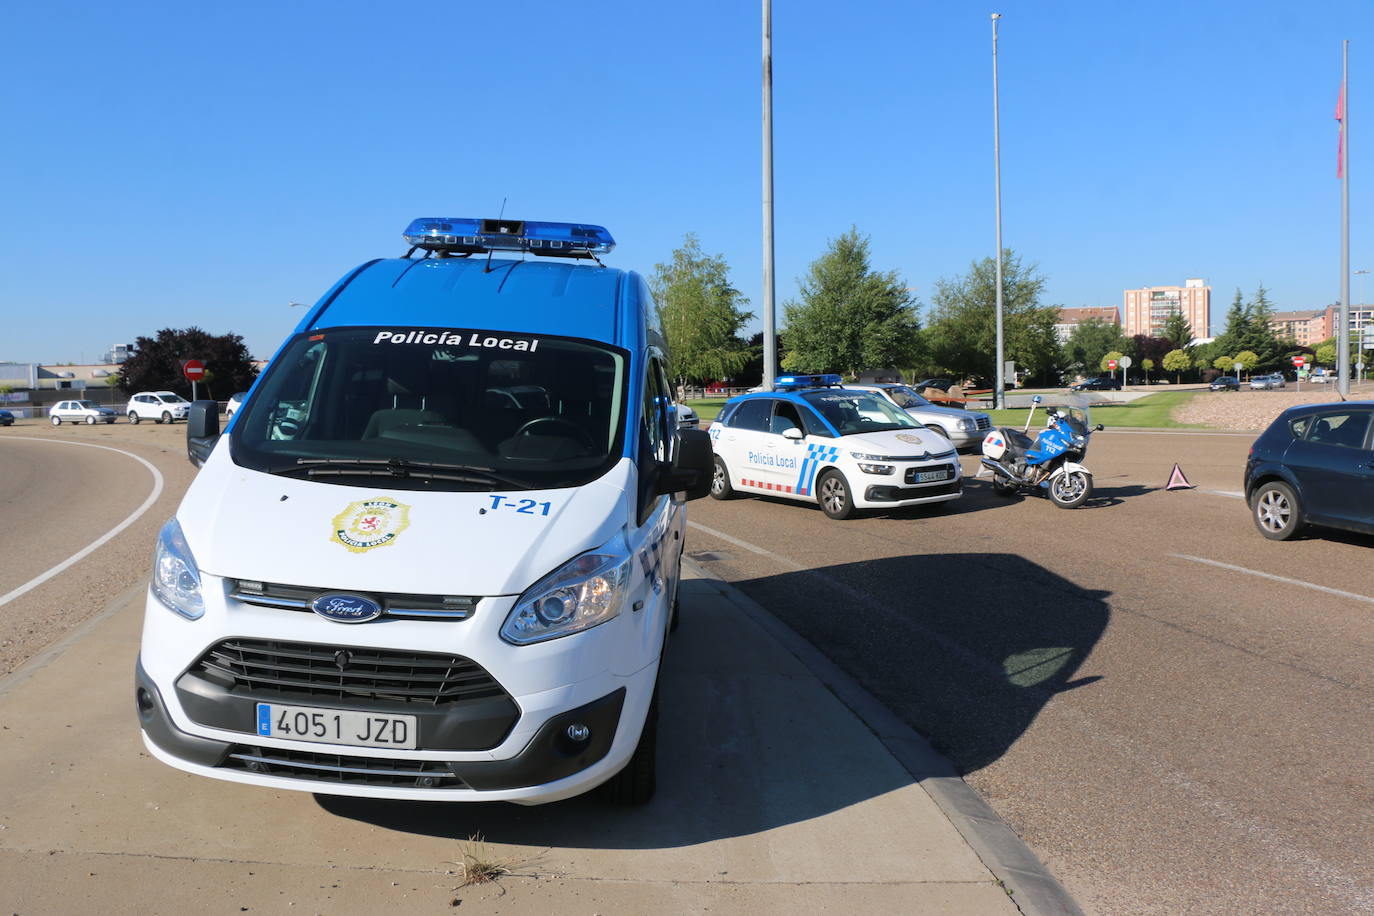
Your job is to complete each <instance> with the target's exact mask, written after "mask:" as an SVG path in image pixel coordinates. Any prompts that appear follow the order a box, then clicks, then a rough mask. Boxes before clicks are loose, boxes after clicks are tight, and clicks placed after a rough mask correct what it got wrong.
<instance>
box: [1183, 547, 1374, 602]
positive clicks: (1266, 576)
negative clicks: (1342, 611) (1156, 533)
mask: <svg viewBox="0 0 1374 916" xmlns="http://www.w3.org/2000/svg"><path fill="white" fill-rule="evenodd" d="M1169 556H1171V557H1174V558H1175V559H1178V560H1191V561H1193V562H1194V563H1204V564H1206V565H1207V566H1215V567H1217V568H1218V569H1229V570H1231V571H1232V572H1238V573H1245V574H1246V575H1250V576H1259V577H1260V578H1261V579H1268V580H1269V581H1271V582H1282V583H1283V584H1284V585H1298V586H1301V587H1302V588H1310V589H1312V590H1313V591H1316V592H1325V593H1326V594H1328V595H1336V596H1337V597H1340V598H1349V599H1350V600H1352V601H1363V602H1364V603H1365V604H1374V598H1371V597H1370V596H1368V595H1360V594H1357V593H1356V592H1343V591H1341V590H1340V589H1338V588H1328V587H1327V586H1325V585H1317V584H1316V583H1315V582H1304V581H1302V580H1301V579H1289V578H1287V577H1285V576H1276V575H1274V574H1273V573H1267V572H1260V571H1259V570H1257V569H1247V568H1246V567H1244V566H1232V565H1231V564H1230V563H1221V562H1219V561H1217V560H1209V559H1207V558H1206V557H1191V556H1188V555H1187V554H1186V553H1171V554H1169Z"/></svg>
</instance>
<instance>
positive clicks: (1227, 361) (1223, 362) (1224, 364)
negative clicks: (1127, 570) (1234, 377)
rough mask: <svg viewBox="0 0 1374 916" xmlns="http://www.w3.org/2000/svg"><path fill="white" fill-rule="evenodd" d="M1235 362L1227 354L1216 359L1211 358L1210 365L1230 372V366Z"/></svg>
mask: <svg viewBox="0 0 1374 916" xmlns="http://www.w3.org/2000/svg"><path fill="white" fill-rule="evenodd" d="M1235 364H1236V361H1235V360H1234V359H1232V358H1231V357H1229V356H1218V357H1217V358H1216V359H1214V360H1212V367H1213V368H1215V369H1220V370H1221V371H1222V372H1230V371H1231V367H1232V366H1234V365H1235Z"/></svg>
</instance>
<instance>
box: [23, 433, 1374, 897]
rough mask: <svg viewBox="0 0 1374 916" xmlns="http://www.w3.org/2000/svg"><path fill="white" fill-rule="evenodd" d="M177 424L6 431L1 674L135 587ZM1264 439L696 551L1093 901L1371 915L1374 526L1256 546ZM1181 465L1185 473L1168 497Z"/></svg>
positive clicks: (1178, 446) (808, 517) (719, 525)
mask: <svg viewBox="0 0 1374 916" xmlns="http://www.w3.org/2000/svg"><path fill="white" fill-rule="evenodd" d="M184 434H185V427H184V426H180V425H178V426H173V427H162V426H156V425H152V426H150V425H148V424H143V425H141V426H138V427H131V426H128V425H127V424H117V425H115V426H113V427H85V426H81V427H61V428H59V429H56V430H54V429H52V428H50V427H43V426H37V425H26V426H19V427H14V428H11V429H7V430H4V431H3V434H0V480H3V481H4V488H3V492H0V558H3V561H2V562H0V675H3V674H4V673H7V672H9V671H11V670H13V669H14V668H15V667H16V666H17V665H19V664H20V663H22V662H23V661H24V660H26V659H28V658H30V657H31V656H34V655H35V654H38V656H39V657H40V658H41V657H42V655H41V651H42V649H43V648H44V647H45V646H47V645H49V644H51V643H52V642H53V641H55V640H59V639H60V638H61V637H62V635H63V634H64V633H65V632H67V631H69V630H71V629H72V628H74V627H77V626H78V625H79V624H80V623H81V622H82V620H84V619H85V618H86V617H89V616H90V615H91V614H93V613H95V612H96V611H97V610H98V609H99V608H101V607H104V606H105V605H106V604H108V603H109V600H110V599H111V598H112V597H113V596H116V595H120V594H122V593H125V592H128V591H129V590H131V589H135V588H137V587H138V586H139V583H141V582H142V581H143V580H144V578H145V577H146V575H147V566H148V560H149V555H150V552H151V545H152V543H153V538H154V537H155V535H156V531H157V528H158V526H159V525H161V523H162V522H163V521H164V520H165V519H166V518H167V517H168V516H170V515H171V513H172V511H173V509H174V507H175V504H176V502H177V500H178V499H179V498H180V494H181V492H182V490H183V489H184V487H185V484H186V483H187V482H188V481H189V479H190V478H191V476H192V475H193V469H192V468H191V466H190V465H189V464H188V463H187V462H186V460H185V458H184V452H183V437H184ZM16 439H20V440H24V441H12V440H16ZM40 440H55V441H40ZM1249 443H1250V437H1249V436H1248V435H1225V434H1204V435H1198V434H1191V433H1178V432H1167V433H1166V432H1160V433H1132V432H1126V431H1108V432H1107V433H1105V434H1102V435H1100V436H1098V437H1096V438H1095V439H1094V442H1093V448H1092V452H1091V456H1090V460H1089V461H1088V464H1089V466H1090V467H1092V468H1093V469H1094V470H1095V471H1096V472H1097V485H1098V496H1097V498H1095V499H1094V501H1093V502H1092V503H1090V504H1089V505H1088V506H1087V507H1084V508H1082V509H1078V510H1074V511H1067V512H1066V511H1063V510H1059V509H1056V508H1054V507H1053V506H1051V505H1050V504H1049V503H1048V501H1046V500H1043V499H1035V498H1029V499H1020V500H1004V499H1002V498H1001V497H998V496H995V495H994V494H993V493H992V492H991V490H990V488H989V487H986V486H985V485H983V484H982V483H980V482H972V483H970V485H969V487H968V489H967V492H966V495H965V497H964V498H963V499H962V500H960V501H958V502H956V503H954V504H946V506H945V508H943V509H935V510H916V511H910V512H906V513H903V514H901V515H899V516H892V517H867V518H861V519H857V520H853V521H850V522H844V523H837V522H833V521H830V520H829V519H827V518H825V517H824V516H823V515H822V514H821V513H820V512H819V511H818V510H816V509H812V508H808V507H805V506H799V505H796V504H792V503H787V502H784V501H781V500H769V499H758V498H751V499H740V500H735V501H731V502H726V503H717V502H713V501H710V500H703V501H701V502H698V503H695V504H693V506H692V512H691V518H692V521H691V525H692V526H693V527H692V530H691V532H690V540H689V544H688V550H689V553H690V554H691V555H692V556H693V557H694V559H696V560H697V561H699V562H701V563H703V564H706V565H708V566H709V568H710V569H711V571H712V572H713V573H715V574H717V575H720V576H722V577H723V578H727V579H729V580H732V581H734V582H735V583H736V584H737V585H739V586H740V587H741V588H742V589H743V590H744V591H745V592H747V593H748V594H749V595H750V596H752V597H753V598H755V600H757V601H759V602H760V603H762V604H764V605H765V606H766V607H768V608H769V609H770V610H772V611H773V612H774V613H775V614H777V615H778V616H779V617H781V618H782V619H784V620H785V621H787V622H788V623H789V624H790V625H791V626H793V627H794V628H795V629H797V630H798V631H800V632H801V633H803V634H804V635H805V636H806V637H807V638H809V639H810V640H811V641H812V642H813V643H815V644H816V645H817V646H818V647H820V648H821V649H822V650H823V651H824V652H826V653H827V654H828V655H830V656H831V657H832V658H833V659H835V660H836V661H837V662H838V663H839V664H840V665H841V666H843V667H844V668H845V669H847V670H848V671H849V672H850V673H851V674H852V675H854V676H855V677H857V678H858V679H859V680H860V681H861V682H862V683H863V684H864V686H866V687H867V688H868V689H869V690H870V691H871V692H873V693H874V694H875V695H877V696H878V697H879V698H881V699H882V700H883V701H884V702H885V703H886V704H888V706H889V707H890V708H892V709H893V710H894V711H895V712H896V713H897V714H898V715H900V716H901V717H902V718H904V719H905V720H906V721H908V722H909V723H911V724H912V725H913V726H914V727H916V728H917V729H918V730H919V731H920V732H922V733H923V734H925V735H927V736H928V737H929V738H931V740H932V741H933V742H934V743H935V744H936V746H937V747H938V748H939V749H940V750H942V751H943V752H944V753H945V754H946V755H948V756H949V757H950V758H951V759H952V760H953V761H955V763H956V764H957V765H958V766H959V767H960V768H961V769H962V770H963V772H964V773H965V774H966V778H967V780H968V782H969V783H970V784H971V785H972V786H973V787H974V788H975V789H977V790H978V791H979V792H980V793H982V794H983V795H984V797H985V798H987V799H988V800H989V801H990V802H991V803H992V804H993V805H994V807H996V808H997V809H998V810H999V812H1000V813H1001V814H1002V815H1003V816H1004V817H1005V818H1006V819H1007V820H1008V822H1009V823H1011V824H1012V826H1013V827H1014V828H1015V829H1016V830H1017V831H1018V832H1020V833H1021V835H1022V836H1023V837H1025V838H1026V839H1027V841H1028V842H1029V843H1030V844H1031V845H1032V846H1033V848H1035V850H1036V851H1037V852H1038V853H1039V854H1040V855H1041V857H1042V858H1043V859H1044V860H1045V862H1046V863H1047V864H1048V865H1049V866H1050V868H1051V869H1052V870H1053V871H1054V872H1055V873H1056V875H1057V876H1058V877H1059V878H1060V879H1061V880H1062V881H1064V882H1065V884H1066V885H1067V886H1068V888H1069V890H1070V891H1071V892H1072V893H1073V894H1074V895H1075V897H1076V898H1077V899H1078V900H1079V901H1080V902H1081V903H1082V904H1083V906H1084V907H1085V908H1086V909H1088V910H1089V911H1090V912H1095V913H1104V914H1105V913H1185V912H1197V913H1235V912H1266V913H1273V912H1280V913H1281V912H1313V913H1354V912H1370V911H1374V863H1371V859H1370V855H1369V850H1370V849H1374V751H1371V739H1370V733H1371V729H1370V725H1371V724H1374V715H1371V712H1372V710H1371V694H1372V693H1374V666H1371V664H1370V662H1371V660H1374V622H1372V620H1374V585H1371V584H1370V582H1369V577H1368V570H1369V568H1370V565H1369V562H1370V558H1371V557H1372V556H1374V554H1371V548H1374V538H1363V537H1356V536H1348V535H1340V534H1332V533H1328V534H1325V535H1323V536H1318V537H1311V538H1308V539H1305V540H1301V541H1298V542H1294V543H1285V544H1276V543H1271V542H1268V541H1265V540H1263V539H1261V538H1260V537H1259V536H1258V534H1256V533H1255V532H1254V531H1253V530H1252V528H1251V526H1250V522H1249V520H1248V517H1247V513H1246V511H1245V507H1244V505H1243V504H1242V503H1241V501H1240V500H1239V499H1237V498H1235V496H1233V495H1225V494H1227V493H1232V494H1234V493H1235V492H1236V491H1238V489H1239V486H1240V470H1241V467H1242V465H1243V463H1244V456H1245V452H1246V450H1247V449H1248V447H1249ZM91 445H100V446H105V447H107V448H112V449H116V450H118V451H117V452H110V451H101V450H99V449H93V448H90V446H91ZM140 458H141V459H143V460H144V461H147V462H149V463H150V464H151V465H152V466H153V468H155V469H156V470H157V472H158V473H157V474H156V475H155V474H154V473H153V472H152V471H151V470H150V469H149V467H148V466H146V465H145V464H143V463H142V462H140V461H139V460H138V459H140ZM1174 461H1178V462H1180V463H1181V464H1182V466H1183V468H1184V470H1185V471H1186V473H1187V474H1188V476H1189V477H1190V478H1191V480H1192V482H1193V483H1194V484H1197V485H1198V489H1195V490H1190V491H1180V492H1164V491H1163V490H1162V489H1161V488H1162V486H1163V485H1164V483H1165V481H1166V480H1167V479H1168V474H1169V469H1170V468H1171V466H1172V464H1173V462H1174ZM965 466H966V468H967V469H970V470H971V469H972V467H973V462H972V460H966V463H965ZM159 476H160V478H161V479H162V482H163V486H162V489H161V491H160V492H159V491H158V490H157V489H156V486H155V484H156V480H157V478H158V477H159ZM121 525H124V526H125V527H124V528H123V530H121V531H120V532H118V535H117V536H115V537H112V538H111V539H110V540H109V541H108V543H105V544H103V545H102V546H100V547H99V548H98V549H96V550H94V551H93V552H91V553H90V554H89V555H88V556H86V557H84V558H81V559H79V560H78V561H77V562H74V563H73V564H72V565H71V566H70V567H69V568H68V569H67V570H66V571H64V572H63V573H61V574H59V575H56V576H53V577H52V578H49V579H47V580H45V581H42V582H37V583H36V584H35V580H36V579H37V578H39V577H40V576H41V575H43V574H44V572H45V571H46V570H50V569H52V568H53V567H54V566H56V565H58V564H60V563H63V562H66V561H68V560H70V559H72V558H73V557H77V556H78V555H79V554H80V553H81V551H83V550H84V549H85V548H87V547H88V546H90V545H92V544H96V543H98V542H99V541H100V539H101V538H102V537H105V536H106V535H108V534H109V532H111V531H113V530H115V529H116V528H118V527H119V526H121ZM1313 586H1315V587H1313ZM1323 589H1325V590H1323ZM87 642H89V640H88V641H87ZM83 645H85V643H83ZM98 648H99V647H92V646H87V648H86V650H85V651H87V652H90V653H91V656H92V659H93V661H92V663H93V664H105V662H102V661H101V660H100V656H99V652H98V651H96V650H98ZM126 661H127V659H125V658H124V657H123V656H121V657H120V658H119V659H118V660H117V663H118V664H119V665H121V666H122V665H124V664H125V662H126ZM122 670H123V669H122V668H121V672H122ZM121 676H122V675H121ZM80 687H81V685H73V689H79V688H80ZM815 724H816V725H817V726H819V725H820V724H821V723H819V722H817V723H815ZM125 725H127V723H121V724H119V726H118V727H119V728H120V729H123V728H124V727H125ZM112 727H113V726H112ZM821 731H822V732H823V729H822V730H821ZM121 734H122V732H121ZM813 740H815V741H817V742H819V743H823V742H825V740H826V736H825V734H823V733H818V734H815V735H814V738H813ZM29 750H30V752H31V751H32V750H33V749H29ZM68 750H71V749H70V748H69V749H68ZM64 753H65V752H64ZM54 759H62V758H61V757H60V756H59V755H58V754H57V751H56V750H55V751H54ZM159 772H160V771H159ZM170 772H171V771H168V774H170ZM163 775H164V778H170V776H169V775H167V774H163ZM840 841H841V838H839V837H837V838H836V842H837V843H839V842H840Z"/></svg>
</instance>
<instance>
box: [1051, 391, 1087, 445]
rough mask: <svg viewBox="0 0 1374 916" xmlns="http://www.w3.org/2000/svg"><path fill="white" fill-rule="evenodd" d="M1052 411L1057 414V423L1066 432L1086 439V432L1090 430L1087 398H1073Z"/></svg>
mask: <svg viewBox="0 0 1374 916" xmlns="http://www.w3.org/2000/svg"><path fill="white" fill-rule="evenodd" d="M1054 409H1055V410H1056V411H1057V412H1058V414H1059V423H1060V425H1062V426H1063V428H1064V430H1065V431H1066V432H1068V433H1070V434H1072V435H1074V436H1082V437H1084V438H1087V435H1088V430H1090V429H1092V414H1091V410H1092V409H1091V408H1090V407H1089V406H1088V399H1087V398H1083V397H1078V398H1074V399H1072V401H1070V402H1069V403H1067V404H1063V405H1061V406H1059V407H1056V408H1054Z"/></svg>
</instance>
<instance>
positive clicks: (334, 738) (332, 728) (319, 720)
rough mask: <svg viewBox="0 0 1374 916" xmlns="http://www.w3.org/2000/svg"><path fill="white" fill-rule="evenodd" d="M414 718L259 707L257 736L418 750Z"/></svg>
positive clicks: (302, 707)
mask: <svg viewBox="0 0 1374 916" xmlns="http://www.w3.org/2000/svg"><path fill="white" fill-rule="evenodd" d="M418 731H419V729H418V728H417V727H416V718H415V716H386V715H377V714H376V713H369V712H354V711H353V710H349V709H321V708H319V707H315V706H283V705H282V704H280V703H259V704H258V734H259V735H261V736H262V737H264V738H288V739H290V740H292V741H315V742H319V743H321V744H348V745H352V746H353V747H394V748H402V749H406V750H412V751H413V750H415V747H416V743H415V739H416V737H417V732H418Z"/></svg>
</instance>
